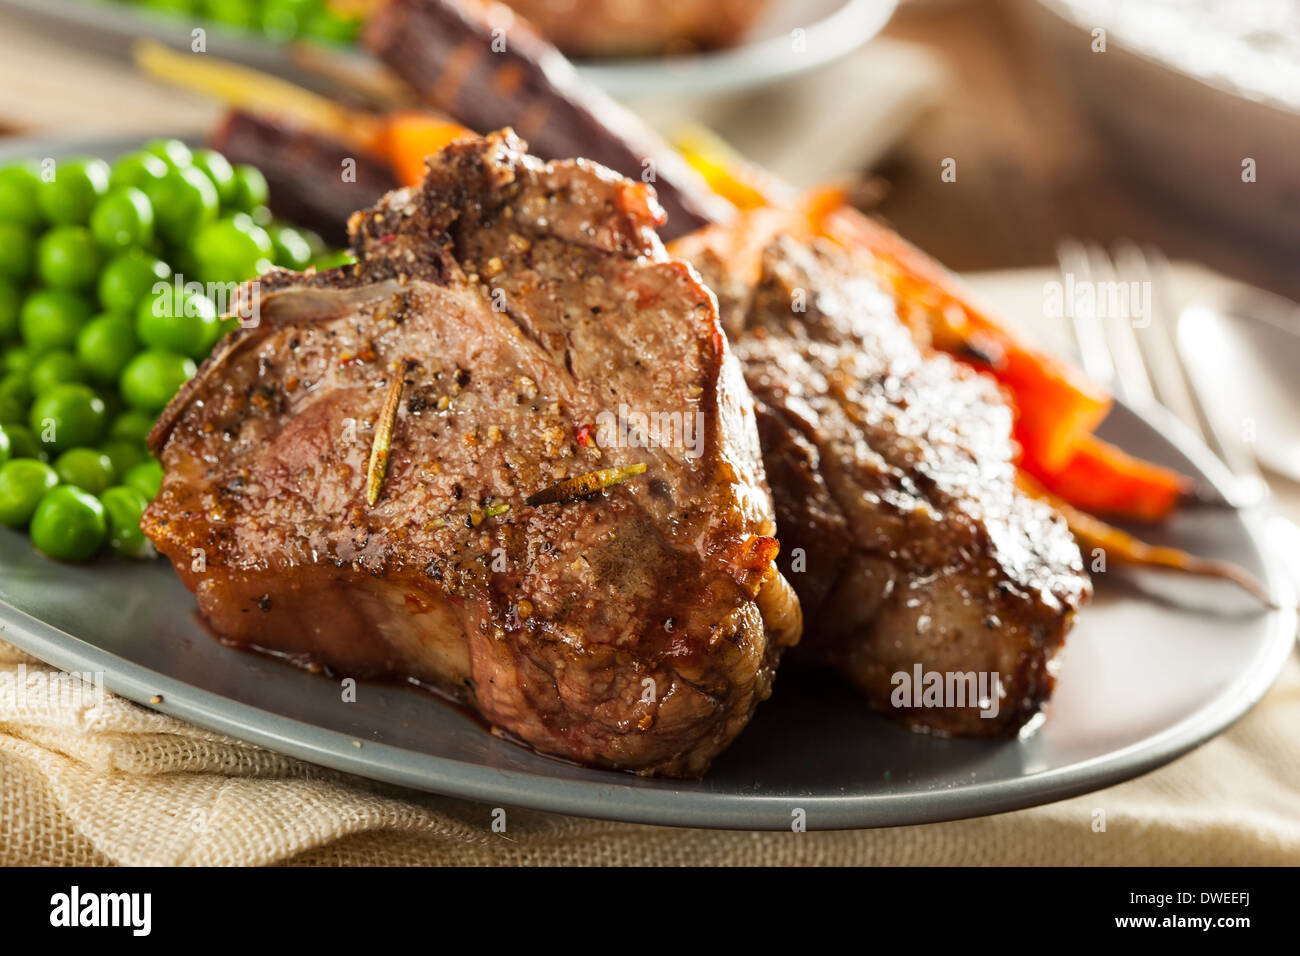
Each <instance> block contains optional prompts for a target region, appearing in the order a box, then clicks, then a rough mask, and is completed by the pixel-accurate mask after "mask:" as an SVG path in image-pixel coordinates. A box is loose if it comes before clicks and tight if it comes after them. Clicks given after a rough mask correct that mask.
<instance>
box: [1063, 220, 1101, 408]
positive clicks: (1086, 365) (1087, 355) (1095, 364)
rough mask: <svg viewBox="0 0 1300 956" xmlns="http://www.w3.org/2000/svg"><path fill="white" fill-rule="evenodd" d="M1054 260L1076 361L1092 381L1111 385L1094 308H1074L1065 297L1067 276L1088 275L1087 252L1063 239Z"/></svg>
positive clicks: (1082, 276)
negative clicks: (1077, 359) (1075, 350)
mask: <svg viewBox="0 0 1300 956" xmlns="http://www.w3.org/2000/svg"><path fill="white" fill-rule="evenodd" d="M1056 261H1057V266H1058V268H1059V269H1060V272H1061V281H1062V283H1064V286H1063V288H1064V290H1065V291H1064V292H1063V296H1064V297H1065V298H1066V301H1065V308H1066V312H1067V313H1068V314H1069V316H1070V320H1071V326H1070V327H1071V329H1072V331H1073V332H1074V344H1075V346H1076V347H1077V348H1078V350H1079V361H1080V362H1081V363H1082V364H1083V370H1084V371H1085V372H1087V373H1088V377H1089V378H1091V379H1093V380H1094V381H1097V382H1101V383H1102V384H1104V385H1108V386H1113V385H1114V384H1115V364H1114V363H1113V362H1112V361H1111V358H1110V349H1109V348H1108V347H1107V345H1106V336H1105V334H1104V333H1103V331H1102V328H1101V325H1100V324H1099V323H1098V321H1097V315H1096V312H1095V310H1082V309H1078V308H1074V307H1073V306H1072V304H1071V303H1070V302H1069V301H1068V299H1069V291H1070V290H1069V283H1070V282H1071V277H1074V279H1075V280H1082V281H1084V282H1087V281H1089V279H1090V277H1091V275H1092V269H1091V268H1090V266H1089V264H1088V256H1087V253H1086V252H1085V251H1084V248H1083V246H1082V245H1081V244H1080V243H1079V242H1077V241H1075V240H1073V239H1063V240H1062V241H1061V242H1060V244H1059V245H1058V246H1057V247H1056Z"/></svg>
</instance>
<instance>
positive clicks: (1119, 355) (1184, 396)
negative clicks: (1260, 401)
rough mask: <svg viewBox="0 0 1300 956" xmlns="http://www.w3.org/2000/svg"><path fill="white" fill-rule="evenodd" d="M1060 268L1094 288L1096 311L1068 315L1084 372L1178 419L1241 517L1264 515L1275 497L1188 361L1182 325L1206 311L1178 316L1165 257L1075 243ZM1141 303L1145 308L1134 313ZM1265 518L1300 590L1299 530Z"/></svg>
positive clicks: (1130, 247)
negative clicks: (1219, 472) (1210, 459)
mask: <svg viewBox="0 0 1300 956" xmlns="http://www.w3.org/2000/svg"><path fill="white" fill-rule="evenodd" d="M1057 263H1058V265H1059V267H1060V270H1061V274H1062V279H1063V280H1066V281H1067V283H1068V281H1069V280H1070V277H1073V282H1074V283H1075V284H1076V285H1077V284H1078V283H1079V282H1087V283H1089V284H1091V286H1092V292H1093V296H1092V303H1093V304H1092V307H1091V308H1088V307H1087V306H1086V300H1085V302H1084V307H1083V308H1078V307H1075V308H1071V309H1070V310H1069V311H1070V315H1071V320H1072V331H1073V333H1074V340H1075V344H1076V346H1077V348H1078V351H1079V358H1080V361H1081V363H1082V364H1083V367H1084V370H1085V371H1087V372H1088V374H1089V375H1090V376H1091V377H1092V378H1094V379H1096V380H1097V381H1098V382H1100V383H1102V384H1103V385H1106V386H1108V387H1110V388H1111V389H1112V390H1113V391H1114V393H1115V394H1116V396H1117V397H1119V398H1121V399H1122V400H1123V401H1124V403H1125V404H1126V405H1129V406H1131V407H1133V408H1135V409H1137V410H1138V411H1143V410H1150V409H1151V408H1152V407H1163V408H1164V409H1165V410H1166V411H1168V412H1170V413H1172V414H1173V415H1174V416H1175V417H1176V418H1178V419H1179V420H1180V421H1182V422H1183V424H1184V425H1186V426H1187V427H1188V428H1189V429H1191V430H1192V432H1193V433H1194V434H1195V435H1197V436H1198V437H1200V438H1201V439H1202V440H1203V441H1204V442H1205V444H1206V445H1207V446H1208V447H1209V449H1210V451H1211V452H1213V453H1214V455H1215V457H1216V458H1217V459H1218V460H1219V462H1220V463H1221V464H1222V465H1223V466H1224V468H1225V469H1226V471H1227V472H1228V474H1229V475H1230V476H1231V482H1230V483H1229V484H1228V485H1227V493H1226V495H1225V497H1226V499H1227V502H1226V503H1227V504H1229V505H1230V506H1232V507H1233V508H1236V509H1238V510H1248V511H1251V512H1262V511H1263V510H1264V508H1265V506H1266V504H1267V502H1268V498H1269V490H1268V484H1267V482H1266V481H1265V480H1264V477H1263V475H1262V474H1261V473H1260V470H1259V466H1258V465H1257V464H1256V462H1255V456H1254V454H1253V452H1252V451H1251V450H1250V446H1249V445H1248V444H1247V443H1246V442H1245V440H1244V439H1243V438H1242V437H1241V434H1240V431H1239V429H1237V428H1235V427H1233V426H1232V423H1231V422H1229V421H1228V420H1227V408H1226V406H1225V405H1224V403H1222V402H1214V401H1211V400H1209V399H1207V398H1206V397H1205V396H1204V394H1203V393H1202V392H1201V391H1200V390H1198V387H1197V381H1196V377H1195V376H1194V375H1192V374H1190V372H1189V370H1188V368H1187V366H1186V364H1185V362H1184V360H1183V356H1182V352H1181V351H1180V348H1179V342H1178V337H1177V331H1178V329H1177V326H1178V323H1179V322H1180V321H1182V320H1183V319H1192V318H1195V317H1196V313H1197V310H1200V311H1204V309H1203V307H1200V306H1193V307H1191V308H1189V309H1187V310H1184V311H1183V312H1182V313H1181V315H1180V313H1179V312H1178V311H1177V310H1178V304H1177V303H1175V302H1174V301H1173V297H1172V295H1171V293H1170V288H1171V282H1170V269H1169V263H1168V261H1167V260H1166V259H1165V258H1164V256H1163V255H1161V254H1160V253H1159V252H1158V251H1157V250H1154V249H1150V248H1148V249H1143V248H1142V247H1140V246H1138V245H1137V244H1136V243H1133V242H1120V243H1117V244H1116V245H1115V247H1114V252H1113V255H1111V254H1108V253H1107V252H1106V250H1105V249H1104V248H1102V247H1101V246H1098V245H1095V244H1092V243H1087V244H1085V243H1081V242H1079V241H1077V240H1073V239H1069V240H1065V241H1063V242H1062V243H1061V244H1060V245H1059V247H1058V249H1057ZM1108 284H1109V285H1108ZM1103 292H1104V293H1106V296H1107V297H1106V298H1105V299H1104V300H1103V298H1102V294H1103ZM1112 294H1113V297H1112ZM1135 300H1136V302H1137V303H1138V304H1144V307H1142V308H1140V309H1138V308H1134V307H1133V306H1134V304H1135ZM1101 301H1104V302H1106V304H1107V305H1108V306H1110V305H1120V306H1122V305H1123V304H1124V303H1125V302H1126V303H1127V304H1128V308H1118V309H1112V308H1109V307H1108V308H1105V309H1099V308H1097V304H1098V302H1101ZM1076 305H1077V304H1076ZM1139 312H1141V313H1144V314H1139ZM1262 518H1263V526H1264V532H1265V534H1266V536H1267V538H1268V541H1269V544H1270V545H1271V547H1272V548H1273V550H1274V551H1275V553H1276V555H1277V557H1279V558H1280V559H1281V560H1282V563H1283V564H1284V566H1285V567H1286V568H1287V570H1288V572H1289V575H1290V577H1291V579H1292V583H1293V585H1294V587H1295V589H1296V590H1297V591H1300V527H1297V526H1296V525H1295V523H1294V522H1292V521H1290V520H1288V519H1287V518H1284V517H1282V516H1281V515H1277V514H1270V515H1262Z"/></svg>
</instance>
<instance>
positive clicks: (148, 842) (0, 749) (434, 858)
mask: <svg viewBox="0 0 1300 956" xmlns="http://www.w3.org/2000/svg"><path fill="white" fill-rule="evenodd" d="M20 667H25V668H26V672H27V675H28V677H29V679H28V681H27V684H26V690H25V692H19V691H18V689H17V686H16V682H17V678H18V674H19V669H20ZM46 670H48V669H47V668H45V667H44V665H41V664H39V663H38V662H36V661H35V660H34V659H33V658H31V657H27V656H25V655H23V654H22V653H21V652H19V651H17V650H16V649H14V648H12V647H11V646H9V645H7V644H3V643H0V865H13V864H109V863H120V864H130V865H180V864H196V865H204V864H207V865H229V864H268V863H294V864H336V865H349V864H357V865H365V864H387V865H400V864H468V865H483V864H545V865H551V864H578V865H584V864H590V865H604V864H641V865H683V864H686V865H689V864H700V865H713V864H755V865H763V864H832V865H835V864H871V863H875V864H976V865H978V864H1020V863H1023V864H1049V865H1050V864H1063V863H1115V864H1121V863H1123V864H1128V863H1149V864H1171V865H1182V864H1251V865H1262V864H1272V865H1286V864H1296V863H1300V742H1298V741H1297V739H1296V734H1295V729H1296V727H1298V726H1300V666H1298V665H1297V662H1296V660H1295V659H1294V658H1292V660H1291V661H1290V662H1289V663H1288V665H1287V669H1286V672H1285V674H1284V675H1283V677H1282V679H1281V680H1280V681H1279V682H1278V684H1277V686H1275V687H1274V689H1273V691H1272V692H1271V693H1270V694H1269V696H1268V697H1267V698H1266V699H1265V701H1264V702H1263V703H1262V704H1261V705H1260V706H1259V707H1258V708H1256V709H1255V710H1254V711H1253V712H1252V713H1251V714H1250V715H1248V716H1247V717H1246V718H1245V719H1243V720H1242V722H1241V723H1240V724H1239V725H1238V726H1236V727H1235V728H1233V729H1232V730H1231V731H1229V732H1228V733H1227V734H1225V735H1223V736H1222V737H1219V738H1218V739H1216V740H1214V741H1213V742H1211V743H1210V744H1207V745H1206V746H1205V747H1203V748H1201V749H1200V750H1198V751H1196V752H1195V753H1193V754H1191V755H1189V756H1187V757H1185V758H1183V759H1182V760H1180V761H1178V762H1176V763H1175V764H1173V765H1171V766H1169V767H1166V768H1164V769H1162V770H1158V771H1156V772H1154V773H1151V774H1149V775H1147V776H1146V777H1143V778H1141V779H1139V780H1136V781H1132V782H1130V783H1127V784H1124V785H1122V786H1119V787H1114V788H1112V789H1110V790H1105V791H1101V792H1099V793H1094V794H1089V795H1087V796H1083V797H1079V798H1076V799H1074V800H1068V801H1065V802H1063V803H1058V804H1053V805H1051V806H1046V807H1039V808H1036V809H1033V810H1025V811H1022V812H1019V813H1010V814H1004V815H1002V816H997V817H989V818H985V819H981V820H966V821H958V822H954V823H941V824H932V825H927V826H919V827H906V828H898V829H890V830H855V831H844V832H832V833H747V832H723V831H704V830H683V829H673V828H667V827H648V826H634V825H629V824H618V823H606V822H601V821H595V820H583V819H578V818H574V817H564V816H556V815H552V814H545V813H535V812H530V811H525V810H513V809H509V808H507V809H506V828H505V831H504V832H502V833H497V832H494V831H493V828H492V814H493V810H494V808H493V807H491V806H488V805H476V804H472V803H466V802H464V801H461V800H451V799H446V798H442V797H434V796H429V795H426V794H420V793H414V792H409V791H402V790H399V789H397V788H392V787H384V786H380V785H377V784H372V783H369V782H367V781H364V780H361V779H358V778H355V777H349V776H346V775H344V774H339V773H335V772H332V771H328V770H323V769H320V768H317V767H313V766H311V765H309V764H305V763H302V762H300V761H297V760H292V759H289V758H287V757H281V756H279V755H277V754H273V753H271V752H269V751H266V750H262V749H260V748H258V747H254V746H251V745H249V744H245V743H242V742H240V741H238V740H233V739H231V738H228V737H222V736H220V735H217V734H211V733H207V732H206V731H202V730H199V729H198V728H196V727H193V726H190V725H188V724H185V723H182V722H180V721H178V720H174V719H172V718H170V717H165V716H162V715H160V714H156V713H154V712H152V711H150V710H148V709H146V708H144V707H139V706H137V705H135V704H132V703H130V702H128V701H125V700H123V699H121V698H119V697H114V696H112V695H107V696H106V697H105V699H104V700H103V702H102V703H93V702H92V703H90V705H89V706H85V707H74V706H70V705H69V704H68V703H67V701H68V700H69V699H71V698H72V696H73V695H71V694H70V693H67V692H65V693H63V694H62V695H60V694H59V693H58V685H57V684H50V683H49V681H47V680H44V679H39V678H38V677H37V675H38V674H40V673H43V672H44V671H46ZM60 696H61V697H62V699H63V701H64V702H63V703H60V701H59V700H58V699H56V698H58V697H60ZM1096 810H1103V811H1104V812H1105V820H1106V830H1105V832H1096V831H1095V830H1094V827H1093V821H1094V819H1095V816H1096V815H1095V811H1096Z"/></svg>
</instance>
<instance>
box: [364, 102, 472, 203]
mask: <svg viewBox="0 0 1300 956" xmlns="http://www.w3.org/2000/svg"><path fill="white" fill-rule="evenodd" d="M468 135H470V131H469V130H467V129H466V128H465V127H463V126H461V125H459V124H457V123H452V122H450V121H449V120H446V119H443V118H442V117H440V116H437V115H436V114H433V113H426V112H424V111H422V110H396V111H394V112H392V113H389V114H388V115H387V116H385V117H384V118H383V128H382V129H381V131H380V133H379V136H378V138H377V142H376V144H375V145H376V149H377V150H378V152H379V153H380V154H382V155H383V156H384V158H385V159H387V160H388V162H389V165H391V166H392V167H393V171H394V172H395V173H397V178H398V181H400V182H401V183H402V185H403V186H414V185H415V184H416V183H418V182H420V181H421V180H423V179H424V160H425V157H427V156H432V155H433V154H434V153H437V152H439V151H440V150H441V149H442V148H443V147H444V146H446V145H447V144H448V143H450V142H452V141H453V140H456V139H459V138H460V137H462V136H468Z"/></svg>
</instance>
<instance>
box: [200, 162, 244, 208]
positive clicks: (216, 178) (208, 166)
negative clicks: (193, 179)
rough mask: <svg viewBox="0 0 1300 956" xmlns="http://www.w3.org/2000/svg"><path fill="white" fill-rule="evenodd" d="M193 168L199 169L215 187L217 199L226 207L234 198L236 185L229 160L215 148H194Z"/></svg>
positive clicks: (232, 167)
mask: <svg viewBox="0 0 1300 956" xmlns="http://www.w3.org/2000/svg"><path fill="white" fill-rule="evenodd" d="M194 168H195V169H201V170H202V171H203V172H204V173H206V174H207V177H208V179H210V180H212V185H213V186H215V187H217V199H218V200H219V201H220V202H221V205H222V207H223V208H224V207H228V206H229V205H230V204H231V203H232V202H234V200H235V196H236V194H237V193H238V186H237V185H236V184H235V167H234V166H231V165H230V160H228V159H226V157H224V156H222V155H221V154H220V153H218V152H217V151H216V150H215V149H196V150H195V151H194Z"/></svg>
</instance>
